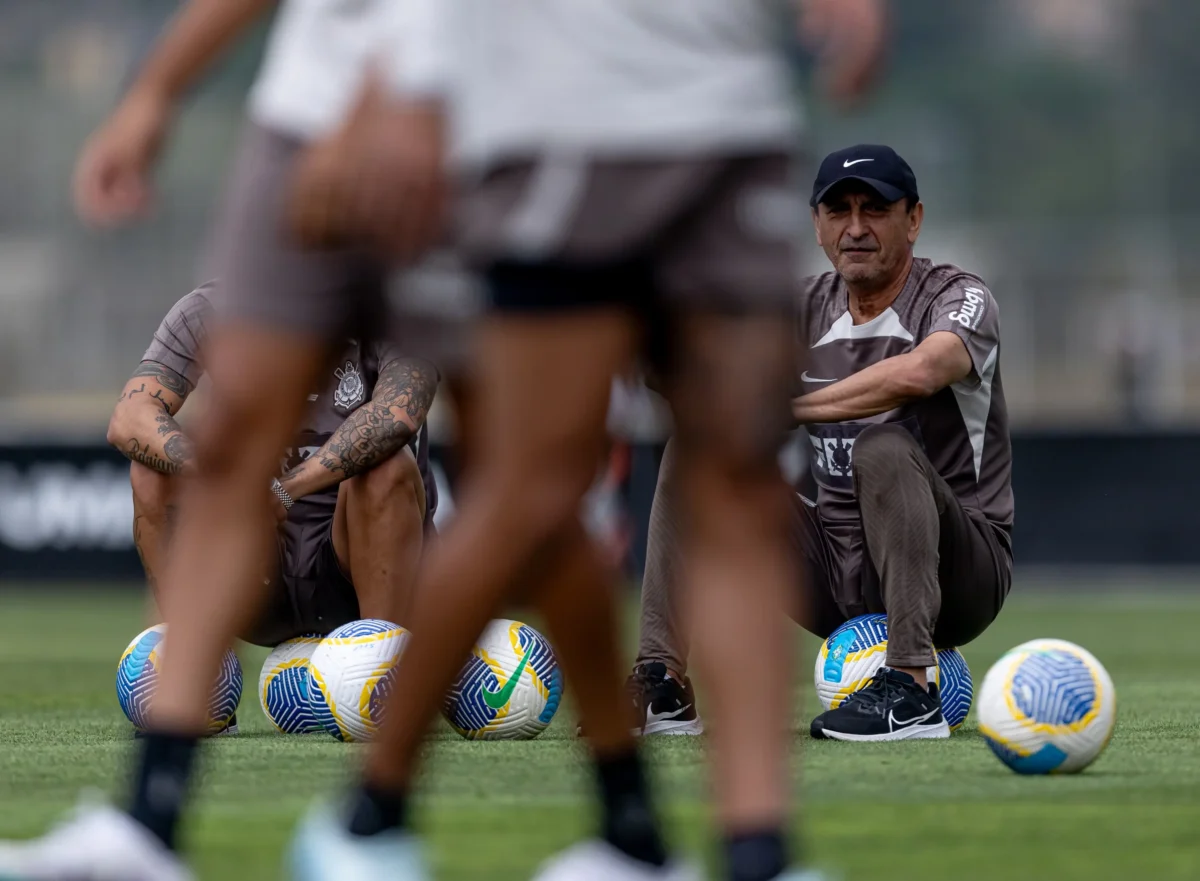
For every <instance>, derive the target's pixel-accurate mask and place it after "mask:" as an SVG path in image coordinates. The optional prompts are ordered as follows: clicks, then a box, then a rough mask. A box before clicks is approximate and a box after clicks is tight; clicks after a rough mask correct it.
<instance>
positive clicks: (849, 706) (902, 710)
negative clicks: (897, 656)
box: [809, 667, 950, 741]
mask: <svg viewBox="0 0 1200 881" xmlns="http://www.w3.org/2000/svg"><path fill="white" fill-rule="evenodd" d="M809 730H810V732H811V734H812V736H813V737H816V738H818V739H821V738H826V737H828V738H831V739H832V740H878V741H884V740H914V739H918V738H940V737H949V736H950V726H949V725H947V724H946V719H945V717H944V716H943V715H942V699H941V697H940V696H939V695H938V687H937V685H936V684H935V683H933V682H931V683H929V691H926V690H925V689H923V688H921V686H919V685H917V681H916V680H915V679H913V678H912V677H911V676H909V675H908V674H907V673H898V672H896V671H895V670H889V669H888V668H887V667H882V668H880V670H879V672H878V673H876V674H875V676H874V678H873V679H872V680H871V682H870V684H869V685H867V687H866V688H864V689H862V690H861V691H856V692H855V693H854V694H852V695H850V697H848V698H846V700H845V701H843V702H842V703H841V704H840V705H839V706H838V707H837V709H834V710H827V711H826V712H824V713H822V714H821V715H819V716H817V718H815V719H813V722H812V727H811V728H810V729H809Z"/></svg>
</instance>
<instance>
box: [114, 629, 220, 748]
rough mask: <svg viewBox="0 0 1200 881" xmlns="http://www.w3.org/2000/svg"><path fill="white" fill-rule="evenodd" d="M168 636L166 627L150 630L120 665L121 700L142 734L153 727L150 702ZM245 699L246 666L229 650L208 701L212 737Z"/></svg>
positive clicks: (136, 639)
mask: <svg viewBox="0 0 1200 881" xmlns="http://www.w3.org/2000/svg"><path fill="white" fill-rule="evenodd" d="M166 634H167V625H165V624H156V625H154V626H153V627H148V628H147V629H145V630H143V631H142V632H141V633H139V634H138V635H137V636H135V637H134V638H133V642H131V643H129V645H128V646H126V648H125V651H123V652H122V653H121V660H120V661H118V662H117V700H118V701H119V702H120V704H121V709H122V710H124V711H125V716H126V718H128V719H129V721H130V722H132V723H133V727H134V728H136V729H138V730H139V731H145V730H146V729H147V728H148V727H149V724H150V703H151V701H152V700H153V699H154V689H155V686H156V685H157V683H158V669H159V664H161V663H162V644H163V637H165V636H166ZM241 699H242V664H241V662H240V661H239V660H238V656H237V655H235V654H234V653H233V652H232V651H227V652H225V657H224V659H222V661H221V671H220V673H219V674H218V675H217V681H216V683H215V684H214V685H213V691H212V697H211V698H210V699H209V701H208V733H209V734H216V733H217V732H219V731H221V730H222V729H223V728H224V727H225V726H226V725H228V724H229V720H230V719H232V718H233V714H234V713H235V712H237V708H238V703H240V702H241Z"/></svg>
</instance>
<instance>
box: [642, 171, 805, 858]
mask: <svg viewBox="0 0 1200 881" xmlns="http://www.w3.org/2000/svg"><path fill="white" fill-rule="evenodd" d="M791 165H792V164H791V161H790V159H789V157H787V156H785V155H757V156H756V155H749V156H745V157H741V158H734V159H729V158H725V159H720V158H719V159H717V160H714V161H713V162H712V163H711V166H712V169H711V171H710V174H709V176H708V178H707V180H706V181H705V182H704V186H703V189H701V190H699V191H698V192H697V193H696V201H695V202H694V203H693V204H692V207H691V209H690V210H689V211H688V212H687V213H686V214H685V215H684V216H683V217H682V218H681V220H680V223H679V224H678V225H677V226H676V227H675V228H674V229H672V231H671V235H670V237H669V238H668V239H667V240H666V241H665V242H664V243H663V245H662V250H661V252H660V261H661V262H660V273H661V276H660V278H661V283H662V285H663V293H664V297H665V298H666V304H667V305H668V307H669V308H670V309H671V310H672V314H671V316H670V317H671V323H670V324H669V326H668V328H667V330H668V334H667V340H668V346H667V349H666V352H665V356H666V357H665V362H666V364H667V368H668V373H667V378H666V381H665V391H666V392H667V397H668V399H669V400H670V402H671V406H672V409H673V411H674V414H675V441H676V443H677V449H676V455H677V457H678V459H677V463H676V464H677V467H678V477H679V503H680V510H681V511H682V512H683V517H684V520H683V524H682V526H683V532H682V536H681V554H680V560H681V567H682V568H681V574H682V578H683V582H684V589H683V591H682V592H681V594H680V596H681V597H682V598H683V601H684V603H685V606H686V608H687V610H688V616H687V621H688V625H689V627H690V632H691V635H692V652H693V655H694V661H695V665H696V668H697V670H698V671H699V674H700V675H701V677H702V678H703V680H704V684H705V698H706V701H707V705H706V710H705V714H706V716H707V720H708V723H709V726H710V727H709V730H710V732H711V737H712V744H713V752H712V769H713V788H714V792H715V796H716V799H717V817H718V823H719V826H720V829H721V831H722V833H723V836H724V847H725V855H726V863H727V868H726V871H727V877H729V878H730V879H732V881H770V879H775V878H778V877H781V876H782V874H783V873H784V872H785V871H786V870H787V864H788V848H787V843H786V832H785V830H786V829H787V827H788V822H789V817H788V803H789V796H790V790H791V773H790V752H791V751H790V746H791V741H792V714H791V708H792V703H791V696H792V695H791V681H792V680H791V669H792V664H791V657H790V646H791V640H792V639H793V635H792V632H791V628H790V626H789V624H788V622H787V616H788V613H789V612H795V610H796V596H797V592H796V588H797V584H798V582H799V579H800V570H799V566H798V561H797V560H796V558H795V555H794V553H793V547H792V538H791V536H790V535H789V525H790V523H791V515H792V505H793V502H792V498H791V495H792V490H791V488H790V487H788V486H787V484H786V483H785V482H784V480H783V476H782V474H781V472H780V468H779V451H780V449H781V448H782V446H783V442H784V440H785V436H786V431H787V429H788V428H789V427H790V424H791V421H792V420H791V412H790V394H789V393H790V390H791V389H792V387H793V386H794V380H795V375H796V371H797V363H796V358H795V351H794V346H793V340H794V333H795V330H794V323H793V320H792V317H791V316H792V315H793V314H794V312H793V310H794V308H795V297H796V296H797V295H798V293H799V291H798V289H797V288H798V286H797V284H796V280H795V275H794V272H795V270H794V267H795V251H794V247H793V245H794V242H795V238H796V230H795V223H796V222H798V220H799V219H800V217H801V216H802V209H801V208H800V200H799V198H798V196H797V195H796V194H795V193H794V192H793V191H792V188H791V172H792V167H791ZM751 645H752V646H753V647H754V648H753V651H748V650H747V646H751Z"/></svg>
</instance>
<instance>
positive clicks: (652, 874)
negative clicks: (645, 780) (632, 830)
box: [534, 841, 803, 881]
mask: <svg viewBox="0 0 1200 881" xmlns="http://www.w3.org/2000/svg"><path fill="white" fill-rule="evenodd" d="M534 881H701V874H700V872H699V870H698V869H696V868H694V867H692V866H690V865H685V864H681V863H667V865H665V866H661V867H659V866H652V865H650V864H649V863H643V862H640V861H638V860H635V859H633V858H631V857H628V856H626V855H625V854H623V853H622V852H621V851H619V850H617V849H616V848H615V847H613V846H612V845H611V844H608V843H607V842H604V841H585V842H583V843H581V844H577V845H575V846H574V847H572V848H570V849H568V850H565V851H563V852H562V853H560V854H559V855H558V856H556V857H552V858H551V859H550V860H549V861H548V862H547V863H545V864H544V865H543V866H542V868H541V869H540V870H539V871H538V873H537V874H536V875H535V876H534ZM802 881H803V879H802Z"/></svg>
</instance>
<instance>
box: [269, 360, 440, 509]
mask: <svg viewBox="0 0 1200 881" xmlns="http://www.w3.org/2000/svg"><path fill="white" fill-rule="evenodd" d="M437 383H438V373H437V370H436V369H435V368H434V367H433V365H431V364H429V363H428V362H426V361H420V360H416V359H407V358H402V359H399V360H396V361H392V362H391V363H389V364H387V365H385V366H384V368H383V370H381V371H380V373H379V379H378V380H377V381H376V383H375V392H374V394H372V395H371V400H369V401H367V402H366V403H365V404H363V405H362V406H361V407H359V408H358V409H357V410H355V411H354V412H353V413H351V414H350V416H349V417H347V419H346V421H345V422H343V423H342V424H341V425H339V426H338V427H337V429H336V430H335V431H334V432H333V435H332V436H331V437H330V438H329V440H328V441H326V443H325V445H324V446H323V447H321V449H319V450H317V452H315V453H313V454H312V455H311V456H310V457H309V458H307V459H305V460H304V461H303V462H301V463H300V464H299V465H298V466H296V467H295V468H293V469H292V470H291V471H289V472H288V473H287V474H285V475H284V476H283V477H282V478H281V479H280V482H281V483H282V484H283V488H284V489H286V490H287V491H288V494H289V495H290V496H291V497H292V498H294V499H298V498H301V497H302V496H307V495H311V494H312V493H315V492H320V491H321V490H323V489H327V488H329V487H331V486H335V485H336V484H339V483H341V482H342V481H343V480H346V479H347V478H350V477H354V476H355V475H356V474H362V473H363V472H365V471H370V470H371V469H372V468H374V467H375V466H376V465H378V464H380V463H381V462H384V461H386V460H387V459H389V458H391V457H392V456H394V455H395V454H396V453H398V452H400V450H402V449H403V448H404V446H405V445H406V444H407V443H408V442H409V441H410V440H412V439H413V437H414V436H415V435H416V433H417V432H418V431H420V430H421V425H422V424H424V422H425V417H426V416H427V415H428V413H429V407H430V406H431V405H432V404H433V396H434V393H435V392H436V391H437Z"/></svg>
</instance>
